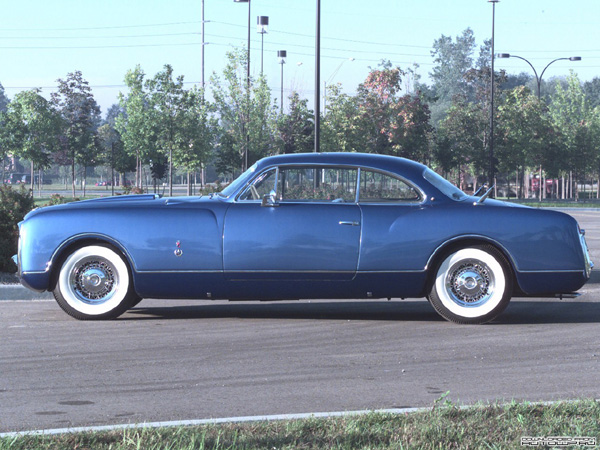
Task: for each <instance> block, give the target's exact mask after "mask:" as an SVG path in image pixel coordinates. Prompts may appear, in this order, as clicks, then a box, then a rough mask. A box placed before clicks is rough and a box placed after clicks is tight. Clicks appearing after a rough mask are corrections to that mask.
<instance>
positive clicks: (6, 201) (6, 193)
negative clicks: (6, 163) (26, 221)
mask: <svg viewBox="0 0 600 450" xmlns="http://www.w3.org/2000/svg"><path fill="white" fill-rule="evenodd" d="M33 207H34V202H33V197H32V195H31V193H30V191H29V190H26V189H25V187H24V186H21V187H20V189H18V190H17V189H12V188H11V187H10V186H0V272H14V271H15V270H16V269H17V268H16V267H15V265H14V263H13V262H12V260H11V257H12V256H13V255H16V254H17V244H18V241H19V230H18V226H17V225H18V223H19V222H20V221H22V220H23V218H24V217H25V215H26V214H27V213H28V212H29V211H31V210H32V209H33Z"/></svg>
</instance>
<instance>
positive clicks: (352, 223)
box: [339, 220, 360, 227]
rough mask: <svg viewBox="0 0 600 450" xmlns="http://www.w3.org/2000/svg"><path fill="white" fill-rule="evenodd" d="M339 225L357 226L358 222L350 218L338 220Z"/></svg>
mask: <svg viewBox="0 0 600 450" xmlns="http://www.w3.org/2000/svg"><path fill="white" fill-rule="evenodd" d="M339 223H340V225H350V226H353V227H357V226H359V225H360V222H353V221H351V220H340V222H339Z"/></svg>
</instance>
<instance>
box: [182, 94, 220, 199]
mask: <svg viewBox="0 0 600 450" xmlns="http://www.w3.org/2000/svg"><path fill="white" fill-rule="evenodd" d="M184 101H185V112H184V115H183V118H182V123H181V127H182V143H183V145H181V146H178V147H177V148H176V149H175V152H174V153H173V160H174V162H175V164H176V165H177V166H178V167H182V168H184V169H185V170H186V171H187V175H188V183H187V184H188V195H192V180H191V174H192V172H194V171H196V170H198V169H202V168H203V167H204V166H205V165H206V164H207V162H208V160H209V159H210V158H211V156H212V152H213V149H214V144H215V141H216V137H217V120H216V119H215V118H214V117H213V115H212V111H213V105H212V104H210V103H209V102H208V101H207V100H206V99H205V97H204V91H203V90H202V89H198V88H196V87H193V88H192V89H191V90H189V91H187V92H186V95H185V98H184Z"/></svg>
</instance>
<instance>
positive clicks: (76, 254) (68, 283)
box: [54, 245, 139, 320]
mask: <svg viewBox="0 0 600 450" xmlns="http://www.w3.org/2000/svg"><path fill="white" fill-rule="evenodd" d="M54 298H55V299H56V301H57V302H58V304H59V305H60V307H61V308H62V309H63V310H64V311H65V312H66V313H67V314H69V315H71V316H73V317H75V318H76V319H80V320H94V319H95V320H99V319H114V318H115V317H118V316H119V315H121V314H123V313H124V312H125V311H127V310H128V309H129V308H130V307H132V304H133V302H135V301H136V300H137V299H138V298H139V297H137V296H136V294H135V292H134V291H133V286H132V282H131V276H130V272H129V268H128V267H127V263H126V262H125V260H124V259H123V258H122V257H121V255H119V254H118V253H117V252H116V251H114V250H113V249H112V248H109V247H106V246H103V245H89V246H86V247H81V248H79V249H77V250H75V251H73V252H72V253H71V254H70V255H68V256H67V257H66V258H65V260H64V261H63V263H62V265H61V267H60V269H59V273H58V279H57V282H56V288H55V289H54Z"/></svg>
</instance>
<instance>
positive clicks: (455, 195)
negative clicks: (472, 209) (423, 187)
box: [423, 169, 467, 200]
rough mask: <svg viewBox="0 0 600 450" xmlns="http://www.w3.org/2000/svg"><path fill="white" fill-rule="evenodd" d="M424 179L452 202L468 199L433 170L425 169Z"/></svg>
mask: <svg viewBox="0 0 600 450" xmlns="http://www.w3.org/2000/svg"><path fill="white" fill-rule="evenodd" d="M423 177H424V178H425V179H426V180H427V181H429V182H430V183H431V184H433V185H434V186H435V187H436V188H438V189H439V190H440V191H441V192H442V193H443V194H444V195H446V196H447V197H450V198H451V199H452V200H464V199H465V198H466V197H467V194H465V193H464V192H463V191H461V190H460V189H459V188H457V187H456V186H454V185H453V184H452V183H450V182H449V181H448V180H446V179H445V178H443V177H442V176H440V175H438V174H437V173H435V172H434V171H433V170H431V169H425V172H423Z"/></svg>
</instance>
